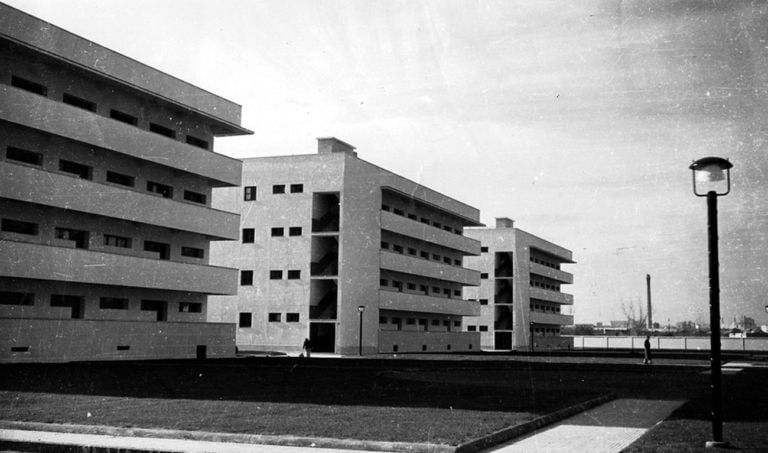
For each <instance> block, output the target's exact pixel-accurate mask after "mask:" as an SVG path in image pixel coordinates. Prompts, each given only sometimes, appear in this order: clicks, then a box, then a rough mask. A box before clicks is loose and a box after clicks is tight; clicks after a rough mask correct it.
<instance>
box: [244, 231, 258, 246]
mask: <svg viewBox="0 0 768 453" xmlns="http://www.w3.org/2000/svg"><path fill="white" fill-rule="evenodd" d="M255 236H256V232H255V230H254V229H253V228H243V244H252V243H253V241H254V240H255V239H256V238H255Z"/></svg>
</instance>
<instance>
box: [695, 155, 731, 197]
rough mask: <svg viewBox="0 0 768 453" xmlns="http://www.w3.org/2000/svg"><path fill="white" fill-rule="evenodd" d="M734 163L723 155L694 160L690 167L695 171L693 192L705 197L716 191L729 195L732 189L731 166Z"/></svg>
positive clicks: (718, 193)
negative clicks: (722, 156)
mask: <svg viewBox="0 0 768 453" xmlns="http://www.w3.org/2000/svg"><path fill="white" fill-rule="evenodd" d="M732 167H733V164H732V163H730V162H729V161H728V159H723V158H721V157H705V158H703V159H699V160H696V161H694V162H693V163H692V164H691V165H690V167H688V168H690V169H691V171H692V172H693V193H694V194H695V195H696V196H698V197H705V196H706V195H707V194H708V193H710V192H714V193H715V194H716V195H717V196H723V195H728V193H729V192H730V191H731V168H732Z"/></svg>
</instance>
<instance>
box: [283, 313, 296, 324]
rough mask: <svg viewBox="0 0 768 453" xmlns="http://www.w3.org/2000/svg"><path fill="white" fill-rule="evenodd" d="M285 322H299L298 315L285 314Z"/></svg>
mask: <svg viewBox="0 0 768 453" xmlns="http://www.w3.org/2000/svg"><path fill="white" fill-rule="evenodd" d="M285 322H299V314H298V313H286V314H285Z"/></svg>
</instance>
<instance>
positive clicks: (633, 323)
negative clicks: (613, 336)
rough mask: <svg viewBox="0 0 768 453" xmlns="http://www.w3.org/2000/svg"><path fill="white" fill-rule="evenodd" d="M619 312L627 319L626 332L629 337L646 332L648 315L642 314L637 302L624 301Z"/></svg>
mask: <svg viewBox="0 0 768 453" xmlns="http://www.w3.org/2000/svg"><path fill="white" fill-rule="evenodd" d="M621 310H622V311H623V312H624V316H625V317H626V318H627V330H629V334H630V335H639V334H642V333H644V332H646V331H647V321H648V315H647V314H646V313H644V312H643V306H642V304H640V303H639V302H637V301H634V300H631V301H629V302H627V301H625V302H624V303H622V304H621Z"/></svg>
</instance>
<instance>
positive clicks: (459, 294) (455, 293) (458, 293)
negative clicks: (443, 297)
mask: <svg viewBox="0 0 768 453" xmlns="http://www.w3.org/2000/svg"><path fill="white" fill-rule="evenodd" d="M453 295H454V296H461V290H460V289H454V290H453Z"/></svg>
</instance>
